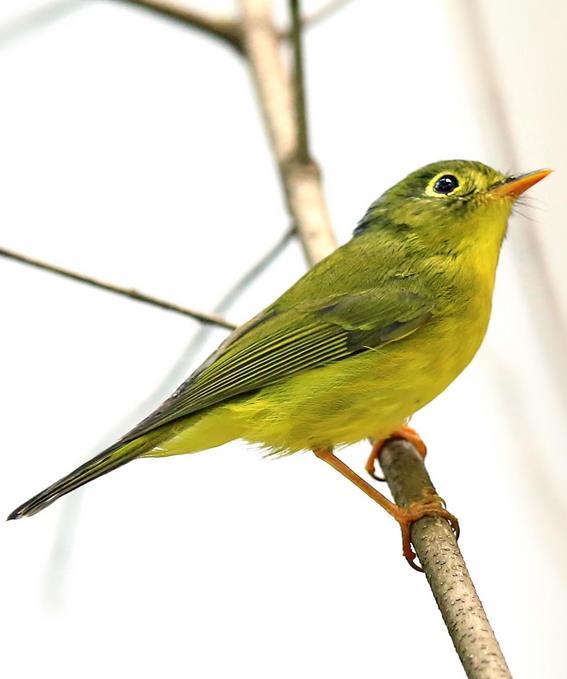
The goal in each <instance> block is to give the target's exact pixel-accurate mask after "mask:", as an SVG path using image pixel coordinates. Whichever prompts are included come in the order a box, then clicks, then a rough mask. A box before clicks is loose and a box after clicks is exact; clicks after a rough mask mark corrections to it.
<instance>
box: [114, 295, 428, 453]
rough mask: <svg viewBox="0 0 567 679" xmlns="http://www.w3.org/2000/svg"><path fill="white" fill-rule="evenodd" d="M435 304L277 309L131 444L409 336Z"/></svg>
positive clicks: (217, 356) (145, 424) (372, 302)
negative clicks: (238, 398) (173, 424)
mask: <svg viewBox="0 0 567 679" xmlns="http://www.w3.org/2000/svg"><path fill="white" fill-rule="evenodd" d="M431 313H432V304H431V302H430V301H429V300H427V299H424V298H423V297H420V296H418V295H416V294H407V293H400V292H399V291H398V292H396V293H395V295H394V296H392V294H390V295H387V296H385V295H384V294H383V293H382V294H380V293H379V291H375V290H373V291H364V292H363V293H360V294H358V295H349V296H343V297H340V298H338V299H335V300H333V301H332V303H331V304H329V301H328V300H326V301H325V302H324V303H321V304H314V303H311V304H310V305H309V307H308V308H299V309H285V310H277V309H276V310H274V308H271V309H269V310H267V311H266V312H265V313H264V314H261V315H260V316H259V317H257V318H256V319H254V321H253V322H251V323H250V325H249V326H248V327H245V328H244V329H239V330H236V331H235V333H233V335H232V336H231V337H229V339H228V340H227V341H226V342H225V343H224V344H223V345H221V347H220V348H219V350H217V352H215V353H214V354H213V355H212V356H211V357H210V358H209V359H208V360H207V361H206V362H205V363H204V364H203V365H202V366H201V367H200V368H199V369H198V370H197V371H195V373H193V375H192V376H191V377H190V378H189V379H188V380H187V381H186V382H184V383H183V384H182V385H181V387H180V388H179V389H178V390H177V391H176V392H175V393H174V394H173V396H171V397H170V398H169V399H167V401H165V402H164V403H163V404H162V406H161V407H160V408H158V409H157V410H156V411H155V412H154V413H152V414H151V415H150V416H149V417H148V418H146V419H145V420H143V421H142V422H140V424H139V425H138V426H137V427H135V429H133V430H132V431H131V432H130V433H129V434H128V435H127V436H126V437H125V438H124V440H126V441H127V440H132V439H134V438H136V437H137V436H140V435H142V434H146V433H148V432H150V431H152V430H153V429H156V428H157V427H160V426H162V425H164V424H167V423H170V422H173V421H174V420H177V419H180V418H182V417H186V416H188V415H190V414H192V413H195V412H198V411H199V410H202V409H203V408H207V407H209V406H211V405H215V404H218V403H222V402H223V401H226V400H228V399H231V398H234V397H236V396H240V395H242V394H245V393H249V392H253V391H257V390H258V389H261V388H263V387H266V386H268V385H271V384H274V383H276V382H279V381H281V380H284V379H286V378H287V377H290V376H291V375H294V374H296V373H298V372H302V371H305V370H312V369H315V368H319V367H322V366H325V365H328V364H330V363H333V362H336V361H340V360H345V359H347V358H349V357H350V356H353V355H355V354H358V353H360V352H362V351H368V350H371V349H375V348H376V347H379V346H382V345H384V344H387V343H389V342H392V341H396V340H400V339H403V338H404V337H407V336H408V335H411V334H413V333H414V332H416V331H417V330H419V328H420V327H422V326H423V325H424V324H425V323H426V322H427V321H428V319H429V318H430V317H431Z"/></svg>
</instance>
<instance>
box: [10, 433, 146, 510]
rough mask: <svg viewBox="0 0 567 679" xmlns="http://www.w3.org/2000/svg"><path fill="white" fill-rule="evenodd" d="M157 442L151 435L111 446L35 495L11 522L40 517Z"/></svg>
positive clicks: (23, 505)
mask: <svg viewBox="0 0 567 679" xmlns="http://www.w3.org/2000/svg"><path fill="white" fill-rule="evenodd" d="M154 438H155V437H154V436H151V435H147V436H141V437H139V438H137V439H134V440H133V441H130V442H128V443H122V444H121V443H120V442H119V443H116V444H114V445H113V446H110V448H107V449H106V450H105V451H103V452H102V453H100V454H99V455H96V456H95V457H93V458H92V459H91V460H89V461H88V462H85V463H84V464H82V465H81V466H80V467H77V469H75V470H74V471H72V472H71V473H70V474H67V476H64V477H63V478H62V479H59V481H56V482H55V483H53V484H52V485H51V486H48V487H47V488H45V490H42V491H41V492H40V493H38V494H37V495H34V496H33V497H32V498H30V499H29V500H28V501H27V502H24V503H23V504H22V505H20V506H19V507H18V508H17V509H15V510H14V511H13V512H12V513H11V514H10V515H9V516H8V521H10V520H12V519H21V518H22V517H23V516H33V514H37V512H40V511H41V510H42V509H45V507H47V506H49V505H50V504H51V503H52V502H55V500H57V499H59V498H60V497H63V495H67V493H70V492H71V491H72V490H75V489H76V488H79V487H80V486H84V485H85V483H89V481H93V480H94V479H96V478H98V477H99V476H103V475H104V474H107V473H108V472H110V471H112V470H113V469H117V468H118V467H121V466H122V465H124V464H126V463H128V462H131V461H132V460H134V459H136V458H137V457H139V456H140V455H141V454H142V453H143V452H144V451H146V450H148V449H149V448H151V447H152V446H153V444H154Z"/></svg>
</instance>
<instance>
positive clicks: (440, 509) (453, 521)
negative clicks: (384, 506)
mask: <svg viewBox="0 0 567 679" xmlns="http://www.w3.org/2000/svg"><path fill="white" fill-rule="evenodd" d="M445 507H446V505H445V500H443V498H441V497H439V495H437V493H436V492H435V491H434V490H433V489H432V488H431V489H426V490H424V492H423V497H422V499H421V500H418V501H417V502H412V503H411V504H410V505H408V506H407V507H397V506H396V510H397V511H396V512H395V513H394V512H392V516H393V517H394V518H395V519H396V521H397V522H398V523H399V524H400V528H401V530H402V545H403V554H404V556H405V558H406V561H407V562H408V563H409V565H410V566H411V567H412V568H413V569H415V570H416V571H421V572H423V568H421V566H419V565H418V564H417V563H416V561H415V559H416V554H415V552H414V551H413V548H412V543H411V528H412V526H413V524H414V523H415V522H416V521H419V519H422V518H423V517H424V516H433V517H435V516H438V517H439V518H441V519H445V520H446V521H447V522H448V523H449V526H450V527H451V529H452V531H453V533H454V534H455V539H457V540H458V539H459V533H460V528H459V520H458V519H457V517H456V516H454V515H453V514H451V513H450V512H448V511H447V510H446V508H445Z"/></svg>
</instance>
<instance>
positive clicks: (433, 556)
mask: <svg viewBox="0 0 567 679" xmlns="http://www.w3.org/2000/svg"><path fill="white" fill-rule="evenodd" d="M380 462H381V466H382V471H383V472H384V476H385V477H386V480H387V482H388V485H389V487H390V490H391V491H392V495H393V497H394V500H395V501H396V503H397V504H398V505H400V506H402V507H404V506H407V505H409V504H411V503H412V502H416V501H418V500H419V499H420V498H421V496H422V494H423V491H424V490H435V488H434V486H433V483H432V482H431V479H430V478H429V474H428V473H427V470H426V469H425V466H424V464H423V460H422V458H421V456H420V455H419V454H418V452H417V451H416V450H415V448H414V447H413V446H412V445H411V444H409V443H407V442H406V441H401V440H395V441H391V442H390V443H389V444H388V445H387V446H385V448H384V449H383V451H382V454H381V456H380ZM412 543H413V546H414V548H415V551H416V553H417V555H418V557H419V560H420V562H421V566H422V568H423V570H424V571H425V575H426V577H427V580H428V582H429V585H430V587H431V590H432V592H433V596H434V597H435V601H437V605H438V606H439V610H440V611H441V615H442V616H443V620H444V621H445V624H446V625H447V629H448V631H449V634H450V635H451V639H452V640H453V644H454V646H455V650H456V651H457V653H458V654H459V658H460V659H461V663H462V664H463V667H464V669H465V672H466V674H467V676H468V677H472V678H474V679H496V678H497V679H500V678H504V677H511V674H510V671H509V669H508V666H507V665H506V660H505V659H504V656H503V655H502V651H501V650H500V646H499V645H498V641H497V640H496V637H495V635H494V632H493V630H492V627H491V626H490V622H489V621H488V618H487V617H486V613H485V611H484V608H483V607H482V603H481V601H480V599H479V598H478V594H477V593H476V589H475V587H474V584H473V581H472V580H471V577H470V575H469V572H468V569H467V566H466V564H465V560H464V559H463V555H462V554H461V551H460V549H459V547H458V545H457V541H456V540H455V536H454V534H453V531H452V530H451V528H450V527H449V524H448V523H447V522H446V521H445V520H444V519H439V518H432V517H425V518H423V519H420V520H419V521H417V522H416V523H415V524H414V526H413V528H412Z"/></svg>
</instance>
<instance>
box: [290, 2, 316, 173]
mask: <svg viewBox="0 0 567 679" xmlns="http://www.w3.org/2000/svg"><path fill="white" fill-rule="evenodd" d="M299 4H300V3H299V0H290V9H291V26H292V30H291V41H292V44H293V62H294V63H293V87H294V95H295V120H296V125H297V160H298V161H299V162H300V163H304V164H307V163H309V162H310V160H311V154H310V153H309V131H308V128H307V105H306V103H305V84H304V83H305V76H304V73H303V40H302V35H303V32H302V30H301V8H300V6H299Z"/></svg>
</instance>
